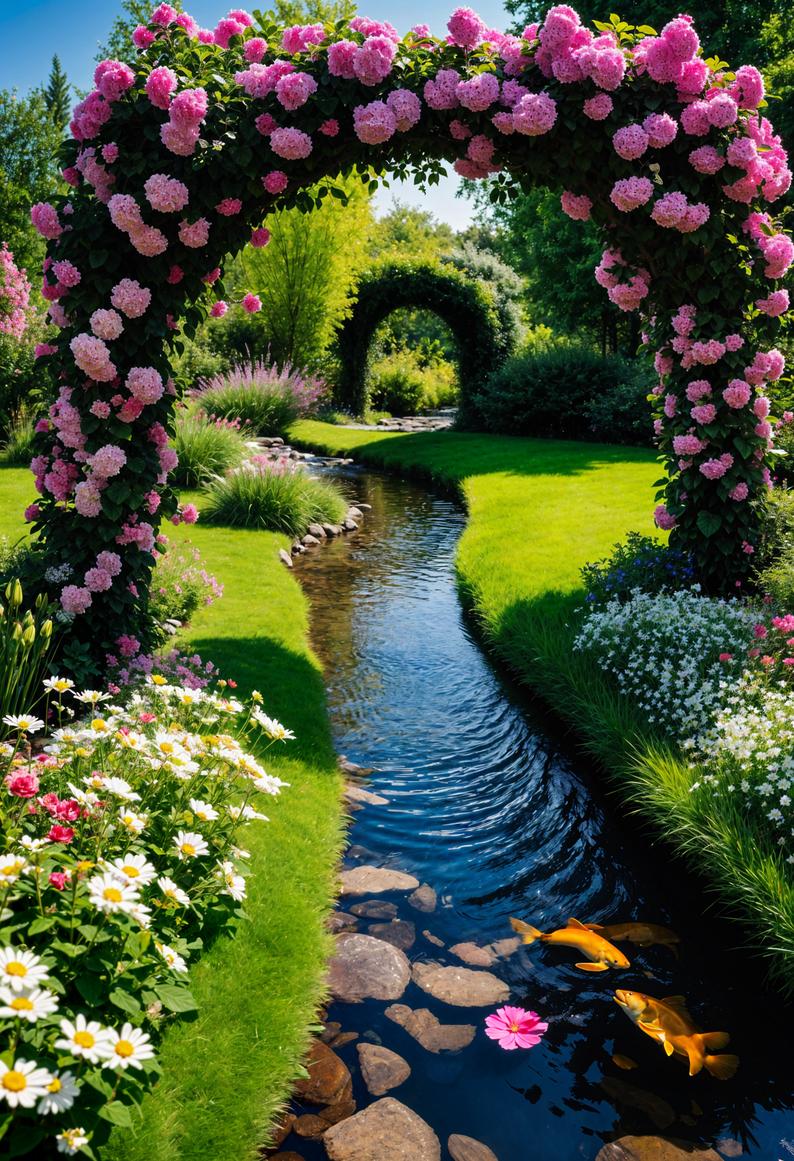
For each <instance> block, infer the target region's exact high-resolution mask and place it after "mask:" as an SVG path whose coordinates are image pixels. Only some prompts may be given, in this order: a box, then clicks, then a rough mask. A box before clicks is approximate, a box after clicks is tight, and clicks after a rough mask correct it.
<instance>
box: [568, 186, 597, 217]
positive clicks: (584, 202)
mask: <svg viewBox="0 0 794 1161" xmlns="http://www.w3.org/2000/svg"><path fill="white" fill-rule="evenodd" d="M560 204H561V205H562V209H563V212H564V213H566V214H567V215H568V217H569V218H573V219H574V221H579V222H586V221H587V220H588V219H589V217H590V211H591V210H592V208H593V203H592V201H591V200H590V198H589V197H588V196H587V194H575V193H571V191H570V190H567V189H566V190H565V191H564V192H563V193H562V194H561V196H560Z"/></svg>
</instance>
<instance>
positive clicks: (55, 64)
mask: <svg viewBox="0 0 794 1161" xmlns="http://www.w3.org/2000/svg"><path fill="white" fill-rule="evenodd" d="M71 87H72V86H71V85H70V84H69V82H68V80H67V79H66V73H65V72H64V71H63V69H62V67H61V61H60V58H59V57H58V54H57V53H55V55H54V56H53V58H52V68H51V69H50V75H49V79H48V81H47V88H46V89H45V90H44V101H45V104H46V106H47V108H48V110H49V112H50V116H51V117H52V119H53V121H54V122H55V124H56V125H57V126H58V128H59V129H60V131H61V132H62V133H63V131H64V129H65V128H66V126H67V125H68V124H69V117H70V115H71V105H72V101H71V96H70V90H71Z"/></svg>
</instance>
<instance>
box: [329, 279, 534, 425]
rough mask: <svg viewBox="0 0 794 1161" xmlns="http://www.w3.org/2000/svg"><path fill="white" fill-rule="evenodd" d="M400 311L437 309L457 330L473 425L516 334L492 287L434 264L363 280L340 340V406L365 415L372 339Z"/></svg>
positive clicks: (466, 412) (464, 406)
mask: <svg viewBox="0 0 794 1161" xmlns="http://www.w3.org/2000/svg"><path fill="white" fill-rule="evenodd" d="M401 307H409V308H413V309H416V308H421V309H424V310H429V311H432V312H433V314H435V315H438V317H439V318H440V319H442V320H443V321H444V322H445V323H446V324H447V326H448V327H449V329H450V330H451V331H452V334H453V335H454V337H455V340H456V342H457V345H458V364H459V368H460V371H459V375H460V413H459V422H460V423H461V424H464V425H465V424H467V423H468V422H471V419H472V415H473V404H472V397H473V395H474V392H475V391H476V390H477V389H478V387H479V386H480V385H481V384H482V382H483V380H484V379H485V378H486V377H487V376H488V375H490V374H491V372H492V371H495V370H496V368H497V367H500V366H501V365H502V363H504V361H505V360H506V359H507V358H508V357H509V356H510V355H511V354H512V353H513V351H514V350H515V347H516V338H517V336H516V333H515V331H514V329H513V328H512V327H510V326H507V325H506V324H505V322H504V320H503V318H501V317H500V313H499V311H498V309H497V304H496V298H495V294H494V291H493V289H492V288H491V287H490V286H488V285H487V284H486V283H483V282H480V281H478V280H477V279H473V278H470V277H468V276H467V275H465V274H463V273H461V272H459V271H457V270H455V269H453V268H451V267H449V266H444V267H441V266H437V265H435V264H434V263H432V262H389V263H386V264H384V265H381V266H376V267H374V268H373V269H371V270H368V271H367V272H366V273H365V274H364V275H363V276H362V277H361V279H360V280H359V283H358V288H357V297H356V302H355V305H354V306H353V309H352V311H351V313H350V315H349V317H348V318H347V319H346V320H345V322H344V324H343V325H342V327H341V328H340V330H339V332H338V336H337V349H338V352H339V363H340V369H339V378H338V382H337V388H336V398H337V402H338V403H339V405H340V406H341V407H343V408H344V409H345V410H346V411H350V412H352V413H353V414H354V415H363V414H364V412H365V411H366V408H367V403H368V397H369V389H368V377H369V361H370V352H371V347H372V339H373V336H374V334H375V331H376V330H377V328H378V326H379V325H380V323H382V322H383V320H384V319H386V318H388V316H389V315H390V314H391V313H392V312H393V311H395V310H399V309H400V308H401Z"/></svg>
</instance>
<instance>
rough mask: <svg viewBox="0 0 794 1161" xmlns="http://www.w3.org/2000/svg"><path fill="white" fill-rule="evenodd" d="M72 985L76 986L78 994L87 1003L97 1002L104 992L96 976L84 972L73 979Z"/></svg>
mask: <svg viewBox="0 0 794 1161" xmlns="http://www.w3.org/2000/svg"><path fill="white" fill-rule="evenodd" d="M74 986H75V987H76V988H77V990H78V992H79V993H80V995H81V996H82V997H83V999H84V1000H87V1001H88V1003H89V1004H92V1005H93V1004H98V1003H99V1001H100V1000H101V999H102V997H103V995H104V993H105V987H104V985H103V983H102V981H101V980H100V979H99V977H98V976H93V975H90V974H88V973H87V972H84V973H83V974H82V975H79V976H78V977H77V979H76V980H75V981H74Z"/></svg>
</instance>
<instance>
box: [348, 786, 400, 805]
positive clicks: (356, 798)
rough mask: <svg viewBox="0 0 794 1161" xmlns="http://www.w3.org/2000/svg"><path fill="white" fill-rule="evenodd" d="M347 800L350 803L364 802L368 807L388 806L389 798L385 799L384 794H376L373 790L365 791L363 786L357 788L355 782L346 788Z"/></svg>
mask: <svg viewBox="0 0 794 1161" xmlns="http://www.w3.org/2000/svg"><path fill="white" fill-rule="evenodd" d="M345 798H346V799H347V800H348V801H349V802H364V803H366V804H367V805H368V806H388V804H389V800H388V798H384V797H383V795H382V794H375V793H374V792H373V791H372V790H365V789H364V787H363V786H356V784H355V782H349V783H348V784H347V786H346V787H345Z"/></svg>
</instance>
